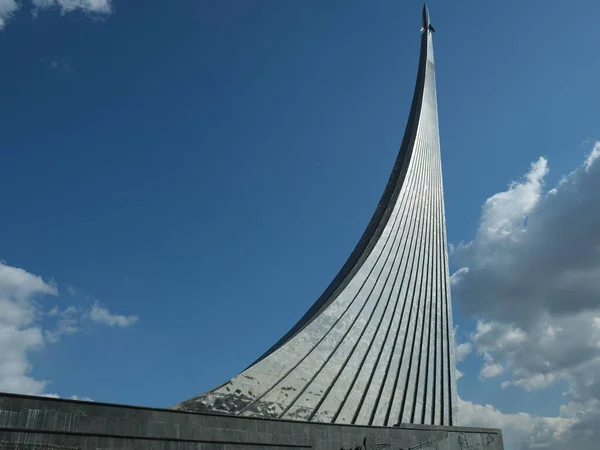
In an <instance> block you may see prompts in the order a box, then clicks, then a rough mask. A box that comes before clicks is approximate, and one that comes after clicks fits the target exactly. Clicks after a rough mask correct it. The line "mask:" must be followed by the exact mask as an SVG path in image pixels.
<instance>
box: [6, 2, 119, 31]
mask: <svg viewBox="0 0 600 450" xmlns="http://www.w3.org/2000/svg"><path fill="white" fill-rule="evenodd" d="M24 3H25V0H0V30H1V29H2V28H4V27H5V26H6V23H7V22H8V21H9V20H10V19H11V18H12V16H13V15H14V14H15V12H16V11H17V10H18V9H19V8H20V7H21V6H22V5H23V4H24ZM31 5H32V6H33V10H32V12H33V15H34V16H36V15H37V14H38V13H39V12H40V11H42V10H44V9H49V8H58V9H60V11H61V13H62V14H66V13H69V12H72V11H81V12H83V13H85V14H88V15H91V16H94V17H105V16H108V15H110V14H111V13H112V12H113V4H112V0H31Z"/></svg>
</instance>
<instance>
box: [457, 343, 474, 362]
mask: <svg viewBox="0 0 600 450" xmlns="http://www.w3.org/2000/svg"><path fill="white" fill-rule="evenodd" d="M472 350H473V346H472V345H471V343H470V342H463V343H462V344H458V345H456V348H455V350H454V351H455V359H456V361H457V362H461V361H464V360H465V358H466V357H467V355H468V354H469V353H471V351H472Z"/></svg>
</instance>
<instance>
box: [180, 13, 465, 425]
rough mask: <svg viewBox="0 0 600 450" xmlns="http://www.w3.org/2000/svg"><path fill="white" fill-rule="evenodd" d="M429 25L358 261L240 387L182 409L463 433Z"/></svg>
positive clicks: (232, 384)
mask: <svg viewBox="0 0 600 450" xmlns="http://www.w3.org/2000/svg"><path fill="white" fill-rule="evenodd" d="M424 17H425V16H424ZM424 20H425V19H424ZM426 22H427V27H424V29H423V34H422V37H421V56H420V61H419V71H418V76H417V85H416V88H415V93H414V98H413V103H412V106H411V113H410V117H409V121H408V124H407V128H406V132H405V135H404V139H403V141H402V146H401V148H400V153H399V155H398V158H397V160H396V163H395V165H394V168H393V171H392V175H391V177H390V180H389V182H388V185H387V187H386V190H385V192H384V194H383V197H382V199H381V201H380V203H379V206H378V207H377V210H376V212H375V214H374V216H373V218H372V220H371V222H370V223H369V225H368V227H367V230H366V231H365V233H364V235H363V237H362V238H361V240H360V242H359V244H358V245H357V247H356V248H355V249H354V252H353V253H352V255H351V256H350V258H349V259H348V261H347V262H346V264H345V265H344V267H343V268H342V270H341V271H340V273H339V274H338V276H337V277H336V278H335V279H334V281H333V282H332V283H331V285H330V286H329V287H328V288H327V290H326V291H325V293H324V294H323V295H322V296H321V298H319V299H318V300H317V302H316V303H315V304H314V305H313V307H312V308H311V309H310V310H309V311H308V313H307V314H306V315H305V316H304V317H303V318H302V319H301V320H300V321H299V322H298V324H296V326H294V328H292V330H290V332H289V333H288V334H287V335H286V336H284V337H283V338H282V339H281V340H280V341H279V342H278V343H277V344H276V345H275V346H274V347H273V348H271V349H270V350H269V351H268V352H266V353H265V354H264V355H263V356H262V357H261V358H260V359H258V360H257V361H256V362H255V363H254V364H252V365H251V366H250V367H248V368H247V369H246V370H244V371H243V372H242V373H241V374H240V375H238V376H237V377H235V378H233V379H231V380H229V381H228V382H227V383H225V384H224V385H222V386H220V387H218V388H216V389H213V390H211V391H209V392H206V393H204V394H202V395H200V396H198V397H194V398H192V399H190V400H187V401H184V402H182V403H180V404H178V405H176V406H174V408H175V409H183V410H189V411H210V412H219V413H224V414H231V415H237V416H252V417H269V418H282V419H294V420H305V421H314V422H332V423H352V424H359V425H385V426H393V425H395V424H398V423H418V424H431V425H456V382H455V378H454V367H455V365H454V344H453V343H454V338H453V326H452V310H451V300H450V289H449V274H448V255H447V251H446V225H445V216H444V198H443V189H442V168H441V159H440V143H439V132H438V113H437V98H436V87H435V66H434V58H433V41H432V31H433V27H431V26H430V22H429V14H428V12H427V16H426Z"/></svg>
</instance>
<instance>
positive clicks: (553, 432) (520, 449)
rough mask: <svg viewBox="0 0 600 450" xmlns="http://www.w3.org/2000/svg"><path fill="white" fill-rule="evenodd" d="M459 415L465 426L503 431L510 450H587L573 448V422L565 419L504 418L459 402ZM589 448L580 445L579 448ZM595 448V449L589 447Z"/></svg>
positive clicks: (523, 415)
mask: <svg viewBox="0 0 600 450" xmlns="http://www.w3.org/2000/svg"><path fill="white" fill-rule="evenodd" d="M458 414H459V422H460V425H461V426H472V427H484V428H500V429H502V438H503V440H504V448H505V449H506V450H526V449H527V450H528V449H534V448H543V449H547V450H559V449H561V450H562V449H565V448H568V449H569V450H579V449H581V450H583V448H584V447H571V446H569V445H570V444H568V443H569V442H573V433H572V431H571V428H572V425H573V422H574V421H573V420H572V419H568V418H562V417H536V416H533V415H531V414H527V413H523V412H521V413H517V414H504V413H502V412H500V411H498V410H497V409H496V408H494V407H493V406H492V405H476V404H474V403H471V402H468V401H464V400H462V399H461V398H459V399H458ZM579 444H581V445H586V443H585V442H584V441H579V442H578V444H577V445H579ZM589 448H592V447H589Z"/></svg>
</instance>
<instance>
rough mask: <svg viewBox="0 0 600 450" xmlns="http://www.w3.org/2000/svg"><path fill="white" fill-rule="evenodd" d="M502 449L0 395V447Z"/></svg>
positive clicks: (372, 431)
mask: <svg viewBox="0 0 600 450" xmlns="http://www.w3.org/2000/svg"><path fill="white" fill-rule="evenodd" d="M304 448H306V449H317V450H325V449H327V450H341V449H354V450H358V449H361V450H375V449H390V450H400V449H402V450H503V444H502V433H501V431H500V430H496V429H481V428H461V427H444V426H424V425H406V426H400V427H393V428H392V427H366V426H355V425H331V424H318V423H311V422H300V421H285V420H269V419H258V418H246V417H234V416H223V415H211V414H198V413H190V412H182V411H173V410H168V409H151V408H140V407H131V406H121V405H110V404H104V403H91V402H79V401H73V400H63V399H50V398H45V397H30V396H22V395H14V394H0V449H3V450H4V449H14V450H16V449H23V450H42V449H44V450H45V449H55V450H67V449H68V450H88V449H94V450H99V449H103V450H104V449H106V450H108V449H111V450H113V449H114V450H121V449H123V450H124V449H128V450H137V449H149V450H188V449H194V450H200V449H201V450H237V449H253V450H259V449H269V450H273V449H304Z"/></svg>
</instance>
